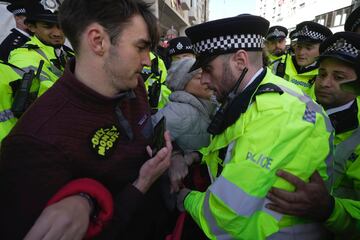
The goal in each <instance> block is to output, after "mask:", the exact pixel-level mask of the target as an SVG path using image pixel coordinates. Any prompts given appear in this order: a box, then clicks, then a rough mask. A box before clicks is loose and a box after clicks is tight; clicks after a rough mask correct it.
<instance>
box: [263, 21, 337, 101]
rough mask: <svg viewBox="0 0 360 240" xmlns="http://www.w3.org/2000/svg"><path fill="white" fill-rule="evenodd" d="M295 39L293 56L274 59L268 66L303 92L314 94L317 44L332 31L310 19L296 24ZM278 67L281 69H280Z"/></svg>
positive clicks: (316, 70)
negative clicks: (283, 59) (284, 58)
mask: <svg viewBox="0 0 360 240" xmlns="http://www.w3.org/2000/svg"><path fill="white" fill-rule="evenodd" d="M296 33H297V39H296V44H295V45H294V53H295V55H294V56H293V57H287V58H286V62H284V61H282V60H281V59H280V60H279V61H275V62H274V63H273V64H272V66H270V68H271V69H272V71H273V73H275V74H276V75H278V76H280V77H282V78H284V79H285V80H288V81H289V82H292V83H294V84H295V85H297V86H298V87H299V88H301V89H302V90H303V91H304V92H305V93H307V94H308V95H310V96H312V97H313V96H314V94H313V89H311V88H312V86H313V84H314V81H315V78H316V76H317V74H318V67H319V66H318V62H317V61H316V58H317V57H318V56H319V46H320V43H321V42H323V41H324V40H325V39H326V38H327V37H329V36H330V35H331V34H332V33H331V31H330V29H329V28H327V27H325V26H323V25H321V24H319V23H316V22H311V21H305V22H302V23H299V24H298V25H297V26H296ZM279 68H281V69H282V70H281V71H280V70H279Z"/></svg>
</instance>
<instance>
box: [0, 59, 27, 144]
mask: <svg viewBox="0 0 360 240" xmlns="http://www.w3.org/2000/svg"><path fill="white" fill-rule="evenodd" d="M22 74H23V71H22V70H21V69H18V68H16V67H14V66H10V65H8V64H5V63H3V62H1V61H0V143H1V141H2V140H3V139H4V137H6V136H7V134H8V133H9V132H10V130H11V129H12V128H13V127H14V125H15V123H16V121H17V119H16V117H15V116H14V114H13V113H12V111H11V106H12V101H13V91H12V88H11V86H10V82H12V81H15V80H18V79H21V78H22Z"/></svg>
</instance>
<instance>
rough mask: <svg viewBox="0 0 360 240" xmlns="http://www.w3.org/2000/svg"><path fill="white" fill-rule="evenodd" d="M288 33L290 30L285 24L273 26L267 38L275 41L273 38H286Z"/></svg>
mask: <svg viewBox="0 0 360 240" xmlns="http://www.w3.org/2000/svg"><path fill="white" fill-rule="evenodd" d="M287 34H288V30H287V28H286V27H283V26H272V27H271V28H269V31H268V33H267V34H266V40H268V41H273V40H280V39H284V38H286V36H287Z"/></svg>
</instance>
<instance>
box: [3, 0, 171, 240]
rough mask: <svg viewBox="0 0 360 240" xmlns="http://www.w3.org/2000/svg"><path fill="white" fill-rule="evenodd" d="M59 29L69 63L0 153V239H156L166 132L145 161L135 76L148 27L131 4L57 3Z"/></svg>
mask: <svg viewBox="0 0 360 240" xmlns="http://www.w3.org/2000/svg"><path fill="white" fill-rule="evenodd" d="M59 19H60V22H61V26H62V28H63V30H64V33H65V35H66V36H67V37H68V39H69V40H70V42H71V44H72V46H73V47H74V49H75V52H76V59H75V60H73V61H72V62H71V63H70V64H69V65H68V67H67V69H66V71H65V73H64V75H63V77H61V78H60V79H59V80H58V81H57V83H56V84H55V85H54V86H53V87H52V88H51V89H50V90H49V91H48V92H46V93H45V94H44V95H43V96H42V97H41V98H39V99H38V100H37V101H36V103H34V104H33V105H32V107H31V108H30V110H29V111H27V112H26V113H25V114H24V115H23V117H22V118H21V119H20V121H19V123H18V125H17V126H16V127H15V128H14V129H13V131H12V132H11V133H10V135H9V136H8V137H7V138H6V139H5V140H4V142H3V144H2V146H1V155H0V195H1V198H0V212H1V216H2V217H1V220H0V226H1V227H0V236H1V238H2V239H23V237H24V236H25V235H26V233H27V232H28V231H29V230H30V229H31V230H30V232H28V234H27V236H26V238H25V239H82V238H83V237H84V236H85V234H86V232H87V237H93V236H94V235H96V234H99V233H100V235H98V238H97V239H162V238H164V235H165V234H166V225H167V224H169V218H168V216H169V214H168V212H167V211H166V210H165V208H164V202H163V200H162V197H161V188H160V185H161V184H160V181H159V177H160V176H161V175H162V174H163V173H164V172H165V170H166V169H167V168H168V167H169V165H170V155H171V151H172V146H171V142H170V137H169V133H167V132H166V133H165V134H164V138H165V147H164V148H162V149H160V151H159V152H158V153H157V154H156V155H155V156H153V157H152V158H150V157H149V155H152V154H151V149H150V148H149V147H148V145H149V144H150V143H151V140H152V137H153V126H152V125H151V120H150V109H149V106H148V103H147V97H146V92H145V89H144V84H143V82H142V80H141V75H140V74H141V70H142V68H143V67H144V66H145V65H149V64H150V59H149V50H150V47H151V46H153V44H155V43H157V41H156V29H155V27H154V26H156V20H155V18H154V16H153V15H152V14H151V12H150V10H149V6H148V5H146V4H145V3H144V2H142V1H134V0H97V1H87V0H65V1H64V2H63V4H62V6H61V10H60V13H59ZM46 206H48V207H46ZM45 207H46V208H45ZM44 208H45V210H44V211H42V210H43V209H44ZM36 219H37V221H36ZM35 221H36V223H35ZM34 223H35V224H34ZM33 224H34V225H33ZM32 226H33V227H32ZM88 226H89V228H88ZM104 226H105V227H104Z"/></svg>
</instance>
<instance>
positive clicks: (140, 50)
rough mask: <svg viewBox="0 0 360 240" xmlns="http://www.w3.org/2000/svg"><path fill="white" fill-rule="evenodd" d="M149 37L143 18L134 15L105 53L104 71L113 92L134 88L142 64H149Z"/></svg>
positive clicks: (139, 77) (139, 75)
mask: <svg viewBox="0 0 360 240" xmlns="http://www.w3.org/2000/svg"><path fill="white" fill-rule="evenodd" d="M149 51H150V37H149V33H148V28H147V25H146V23H145V21H144V19H143V18H142V17H141V16H139V15H135V16H134V17H132V18H131V20H130V22H129V23H128V24H127V25H125V27H124V29H123V30H122V32H121V33H120V35H119V36H118V39H117V40H116V43H115V44H111V46H110V48H109V51H108V52H106V53H105V54H106V55H107V56H105V62H104V66H103V68H104V71H105V74H107V76H108V79H107V81H109V84H110V86H111V88H112V89H113V90H114V91H115V92H121V91H126V90H130V89H134V88H136V86H137V84H138V80H139V79H141V71H142V69H143V67H144V66H150V64H151V62H150V56H149V55H150V52H149Z"/></svg>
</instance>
